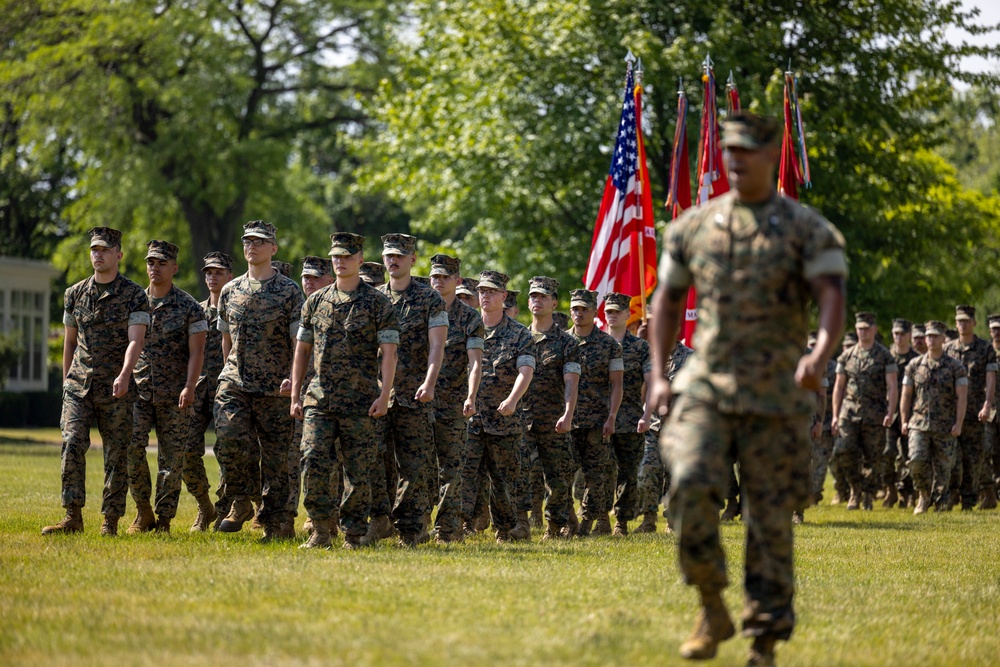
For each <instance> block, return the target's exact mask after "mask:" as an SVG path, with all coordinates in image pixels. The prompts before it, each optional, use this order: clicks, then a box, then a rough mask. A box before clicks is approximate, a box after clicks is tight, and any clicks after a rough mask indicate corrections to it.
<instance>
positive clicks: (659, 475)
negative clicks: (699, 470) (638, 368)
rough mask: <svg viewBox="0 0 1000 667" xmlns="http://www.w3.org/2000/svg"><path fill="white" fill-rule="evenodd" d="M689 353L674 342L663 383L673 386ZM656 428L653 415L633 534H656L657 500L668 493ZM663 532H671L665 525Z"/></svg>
mask: <svg viewBox="0 0 1000 667" xmlns="http://www.w3.org/2000/svg"><path fill="white" fill-rule="evenodd" d="M692 354H694V350H692V349H691V348H690V347H688V346H687V345H685V344H684V343H682V342H680V341H677V343H676V344H675V345H674V350H673V352H671V353H670V358H669V359H668V360H667V367H666V370H665V371H664V376H665V377H666V379H667V382H670V383H673V381H674V379H675V378H676V377H677V374H678V373H679V372H680V371H681V369H682V368H684V362H686V361H687V359H688V357H690V356H691V355H692ZM650 362H652V360H650ZM675 402H676V399H674V400H672V401H671V409H672V408H673V403H675ZM668 414H669V413H668ZM660 428H661V420H660V418H659V416H657V415H656V414H654V415H653V417H652V422H651V424H650V427H649V430H648V431H646V434H645V443H644V449H643V453H642V462H641V463H640V464H639V511H640V512H642V514H643V517H642V523H641V524H640V525H639V527H638V528H636V529H635V532H637V533H652V532H655V531H656V514H657V512H659V510H660V501H661V500H662V499H663V497H664V496H666V495H667V492H668V491H669V490H670V465H669V461H667V462H666V465H664V463H665V461H664V459H663V458H662V457H661V456H660ZM667 531H668V532H671V531H672V528H670V526H669V524H668V526H667Z"/></svg>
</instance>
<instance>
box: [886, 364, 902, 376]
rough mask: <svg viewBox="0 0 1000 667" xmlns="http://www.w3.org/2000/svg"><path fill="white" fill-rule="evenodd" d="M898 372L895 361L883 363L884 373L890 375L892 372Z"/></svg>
mask: <svg viewBox="0 0 1000 667" xmlns="http://www.w3.org/2000/svg"><path fill="white" fill-rule="evenodd" d="M898 372H899V366H897V365H896V364H895V363H891V364H886V365H885V374H886V375H892V374H893V373H898Z"/></svg>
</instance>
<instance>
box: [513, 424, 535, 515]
mask: <svg viewBox="0 0 1000 667" xmlns="http://www.w3.org/2000/svg"><path fill="white" fill-rule="evenodd" d="M532 461H534V462H535V464H536V465H537V463H538V452H537V451H535V450H534V449H533V448H532V443H531V442H530V441H529V440H528V439H527V437H525V436H522V437H521V440H520V441H519V442H518V443H517V479H516V480H514V509H515V510H517V511H518V512H530V511H531V499H532V489H531V465H532Z"/></svg>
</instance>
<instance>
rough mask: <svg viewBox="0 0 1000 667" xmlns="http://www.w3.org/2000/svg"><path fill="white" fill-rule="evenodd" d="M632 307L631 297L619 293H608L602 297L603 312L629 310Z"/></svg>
mask: <svg viewBox="0 0 1000 667" xmlns="http://www.w3.org/2000/svg"><path fill="white" fill-rule="evenodd" d="M631 306H632V297H630V296H629V295H628V294H622V293H621V292H608V293H607V294H605V295H604V311H605V312H607V311H609V310H629V309H630V308H631Z"/></svg>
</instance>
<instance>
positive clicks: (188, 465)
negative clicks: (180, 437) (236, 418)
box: [181, 392, 215, 498]
mask: <svg viewBox="0 0 1000 667" xmlns="http://www.w3.org/2000/svg"><path fill="white" fill-rule="evenodd" d="M214 408H215V393H214V392H205V396H204V397H202V398H201V399H200V400H196V401H195V404H194V406H193V407H192V409H191V418H190V426H189V428H188V435H187V440H186V441H185V445H184V470H183V472H182V473H181V476H182V479H183V480H184V486H186V487H187V490H188V493H190V494H191V495H192V496H194V497H195V498H200V497H202V496H203V495H205V496H207V495H208V492H209V490H210V489H211V485H210V484H209V482H208V473H207V472H205V433H207V432H208V425H209V424H211V423H212V412H213V409H214Z"/></svg>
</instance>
